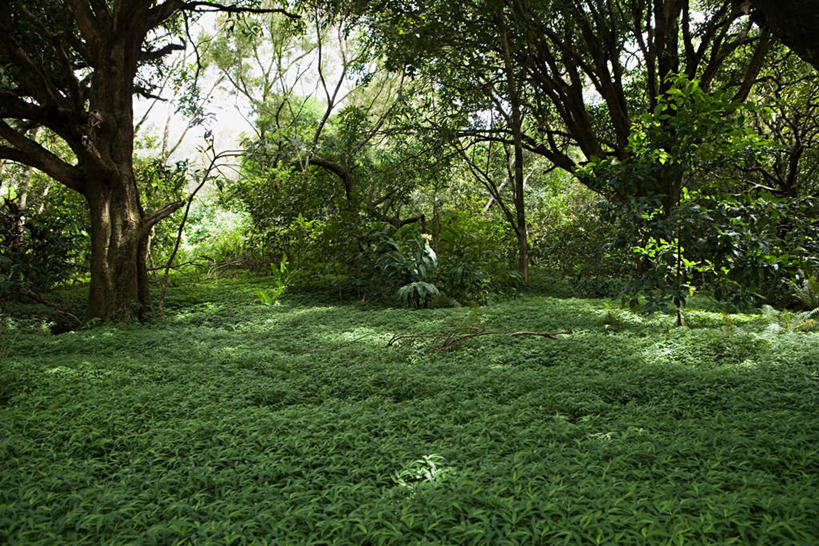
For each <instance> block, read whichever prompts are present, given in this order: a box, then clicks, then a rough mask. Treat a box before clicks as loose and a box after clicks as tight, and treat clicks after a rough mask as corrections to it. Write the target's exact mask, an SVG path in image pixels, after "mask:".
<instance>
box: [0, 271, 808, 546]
mask: <svg viewBox="0 0 819 546" xmlns="http://www.w3.org/2000/svg"><path fill="white" fill-rule="evenodd" d="M268 284H269V279H267V278H258V279H254V280H251V281H227V280H218V281H213V282H209V283H204V284H198V285H194V284H186V285H185V286H180V287H178V288H177V289H176V290H174V291H171V292H170V293H169V299H168V302H167V313H168V314H167V316H166V318H165V319H164V320H161V321H157V322H153V323H151V324H147V325H144V326H137V325H129V324H125V325H117V326H111V325H103V326H100V327H97V328H93V329H90V330H82V331H78V332H74V333H68V334H64V335H60V336H50V335H47V334H44V333H42V332H41V331H36V330H28V329H17V330H8V327H7V326H6V324H7V323H6V322H4V323H3V324H4V326H3V327H2V328H0V336H2V337H0V339H2V341H0V352H2V360H0V393H1V394H0V542H2V543H9V544H22V543H25V544H32V543H38V542H41V543H54V542H59V543H88V544H99V543H117V544H122V543H166V544H167V543H177V542H185V541H189V542H190V541H193V542H202V543H219V544H224V543H229V542H235V543H241V542H258V543H264V542H268V543H277V544H305V543H341V544H363V543H373V544H375V543H384V544H403V543H407V542H419V543H420V542H427V543H438V544H469V543H493V544H503V543H509V544H514V543H526V544H531V543H557V542H564V541H567V540H568V541H572V542H578V543H580V542H590V543H595V542H596V543H646V542H651V543H671V544H676V543H719V544H726V543H753V544H785V543H789V544H794V543H800V544H812V543H816V542H817V540H819V524H817V521H816V518H815V514H816V513H817V511H819V501H817V499H819V474H817V472H815V469H816V468H817V465H819V456H817V451H816V430H817V427H819V416H817V413H816V411H815V409H816V407H817V403H819V392H818V391H817V389H816V380H817V379H816V378H817V375H816V374H817V366H819V337H817V334H816V333H807V332H787V331H784V330H782V331H778V332H772V331H771V330H770V328H769V326H770V323H769V321H768V320H767V319H766V318H765V317H762V316H759V315H730V319H731V322H732V324H733V325H732V326H731V327H726V326H725V325H724V322H723V318H722V315H721V314H720V313H716V312H708V311H702V310H699V309H697V308H696V306H695V305H694V303H695V302H691V303H690V304H689V311H688V321H689V325H690V328H686V329H674V328H671V327H670V326H671V324H670V321H669V319H668V318H667V317H665V316H662V315H658V316H655V317H653V318H647V317H644V316H640V315H635V314H633V313H631V312H629V311H627V310H622V309H618V310H616V313H617V319H616V321H617V327H616V328H606V324H607V323H611V321H607V320H606V319H605V317H606V315H607V313H610V312H613V310H612V309H611V308H609V307H607V306H606V305H605V302H601V301H590V300H577V299H567V300H558V299H553V298H544V297H536V296H524V297H520V298H517V299H515V300H510V301H506V302H501V303H498V304H497V305H494V306H491V307H485V308H481V309H480V321H481V324H483V325H484V326H485V327H486V328H487V329H488V330H499V329H507V328H514V329H519V330H532V331H543V330H550V331H558V330H562V329H569V328H570V329H572V330H573V331H574V332H575V333H574V334H573V335H572V336H567V337H566V338H565V339H559V340H549V339H541V338H532V337H530V338H516V339H513V338H508V337H502V336H486V337H479V338H474V339H470V340H466V341H464V342H463V343H460V344H458V346H457V347H455V348H454V349H453V350H452V351H450V352H447V353H434V354H433V353H425V352H422V351H415V350H412V349H406V350H397V349H395V348H392V347H391V348H387V347H385V345H386V343H387V341H388V340H389V339H390V338H391V337H392V336H393V335H394V334H397V333H417V334H421V335H428V336H431V335H437V334H441V333H443V332H445V331H447V330H448V329H450V328H454V327H456V326H457V325H459V324H463V323H464V322H465V321H468V320H470V316H471V315H472V314H473V311H472V310H471V309H468V308H466V307H462V308H454V309H453V308H449V309H422V310H418V311H414V312H411V313H410V312H407V311H406V310H401V309H382V310H367V311H364V310H361V308H360V307H359V306H356V305H327V304H325V303H318V302H316V301H315V300H312V299H309V298H304V297H303V296H301V295H299V294H298V293H291V294H290V297H288V298H285V299H283V300H281V305H277V306H275V307H268V306H264V305H261V304H259V303H258V302H257V297H256V294H255V290H256V289H257V288H266V287H267V286H268ZM112 393H113V394H114V395H112Z"/></svg>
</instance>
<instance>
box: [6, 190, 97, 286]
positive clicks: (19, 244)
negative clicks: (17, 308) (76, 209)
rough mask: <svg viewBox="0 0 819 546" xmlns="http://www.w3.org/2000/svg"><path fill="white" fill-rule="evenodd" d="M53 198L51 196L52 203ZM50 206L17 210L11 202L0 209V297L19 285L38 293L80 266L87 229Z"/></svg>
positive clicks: (77, 269)
mask: <svg viewBox="0 0 819 546" xmlns="http://www.w3.org/2000/svg"><path fill="white" fill-rule="evenodd" d="M53 201H54V199H53V198H52V204H54V203H53ZM71 212H73V210H72V209H71V208H68V210H67V211H62V210H60V208H59V206H54V208H50V209H48V210H45V211H43V212H37V211H36V209H35V210H32V209H27V210H25V211H20V210H19V209H18V207H17V206H16V205H15V204H14V203H12V202H11V201H7V202H6V203H5V205H3V209H2V210H0V300H3V299H5V298H7V297H11V296H13V295H16V294H17V292H18V290H19V289H20V288H25V289H29V290H34V291H36V292H41V291H45V290H48V289H50V288H52V287H53V286H55V285H57V284H59V283H62V282H65V281H67V280H69V279H71V278H72V277H73V276H74V275H76V274H77V273H78V271H79V270H80V269H81V268H82V266H83V265H84V258H85V252H86V248H85V247H86V238H87V235H88V234H87V232H86V231H85V230H86V227H85V225H83V224H82V223H78V222H77V219H76V218H74V217H73V216H72V215H71Z"/></svg>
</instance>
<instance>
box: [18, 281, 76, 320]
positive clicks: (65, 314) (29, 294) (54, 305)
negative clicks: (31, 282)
mask: <svg viewBox="0 0 819 546" xmlns="http://www.w3.org/2000/svg"><path fill="white" fill-rule="evenodd" d="M20 295H22V296H26V297H28V298H31V299H33V300H34V301H36V302H37V303H42V304H43V305H46V306H48V307H51V308H52V309H54V313H55V314H57V315H59V316H61V317H62V318H66V319H69V320H72V321H74V322H76V323H77V326H79V325H80V324H82V321H81V320H80V319H79V318H77V316H76V315H74V314H72V313H69V312H68V311H63V310H62V309H60V306H59V304H58V303H57V302H54V301H51V300H47V299H45V298H44V297H42V296H41V295H40V294H38V293H37V292H34V291H32V290H29V289H28V288H20Z"/></svg>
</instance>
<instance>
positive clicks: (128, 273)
mask: <svg viewBox="0 0 819 546" xmlns="http://www.w3.org/2000/svg"><path fill="white" fill-rule="evenodd" d="M126 184H127V182H126V183H124V182H123V181H114V183H111V184H105V185H102V186H104V187H102V188H101V189H100V190H99V191H96V192H93V193H92V194H91V196H90V197H89V199H88V205H89V209H90V211H91V291H90V294H89V301H88V312H87V316H86V319H92V318H99V319H103V320H116V321H127V320H131V319H134V318H137V319H142V318H144V317H145V315H146V314H148V313H149V312H150V310H151V301H150V292H149V289H148V271H147V266H146V259H147V256H146V255H147V250H148V246H147V233H146V230H145V228H144V222H143V219H142V211H141V209H140V206H139V201H138V199H137V196H136V195H133V193H134V192H129V191H122V189H123V188H122V186H124V185H126Z"/></svg>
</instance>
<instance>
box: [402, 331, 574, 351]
mask: <svg viewBox="0 0 819 546" xmlns="http://www.w3.org/2000/svg"><path fill="white" fill-rule="evenodd" d="M460 332H463V329H460V328H459V329H455V330H453V331H451V332H449V333H448V334H446V335H439V336H433V337H432V338H427V337H425V336H422V335H419V334H396V335H394V336H392V338H391V339H390V340H389V342H387V347H406V346H407V345H414V344H415V343H419V342H422V343H427V350H428V351H430V352H436V353H441V352H444V351H446V350H448V349H450V348H451V347H452V346H453V345H455V344H456V343H460V342H461V341H465V340H467V339H472V338H475V337H481V336H509V337H522V336H536V337H543V338H547V339H560V338H559V337H558V336H563V335H571V334H573V333H574V332H573V331H572V330H564V331H562V332H528V331H515V330H475V331H471V332H469V333H466V334H460V335H458V334H459V333H460Z"/></svg>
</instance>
